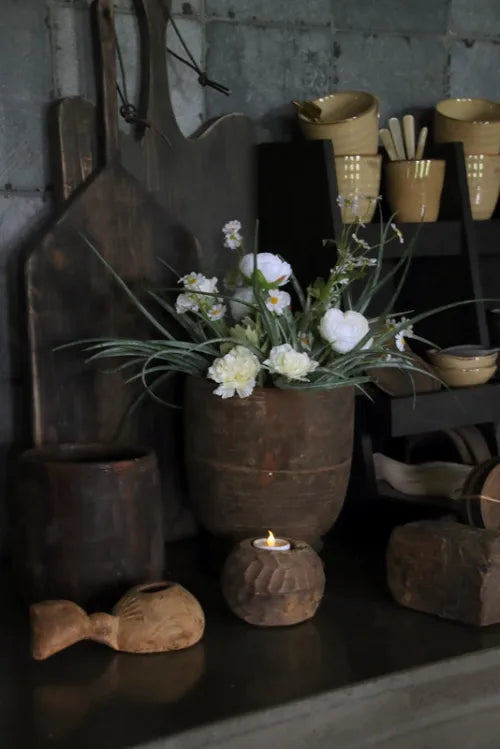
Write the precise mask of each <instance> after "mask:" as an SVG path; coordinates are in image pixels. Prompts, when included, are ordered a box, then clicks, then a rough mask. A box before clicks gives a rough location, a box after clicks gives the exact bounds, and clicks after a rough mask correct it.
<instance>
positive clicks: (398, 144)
mask: <svg viewBox="0 0 500 749" xmlns="http://www.w3.org/2000/svg"><path fill="white" fill-rule="evenodd" d="M389 130H390V131H391V135H392V139H393V141H394V148H395V149H396V153H397V155H398V159H400V160H401V161H403V160H404V159H406V153H405V146H404V143H403V133H402V131H401V123H400V122H399V120H398V118H397V117H391V118H390V119H389Z"/></svg>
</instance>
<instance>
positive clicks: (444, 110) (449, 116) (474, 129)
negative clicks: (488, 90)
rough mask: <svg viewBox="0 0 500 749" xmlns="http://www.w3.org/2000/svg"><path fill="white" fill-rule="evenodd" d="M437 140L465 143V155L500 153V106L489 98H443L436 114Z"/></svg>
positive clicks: (439, 141) (435, 130)
mask: <svg viewBox="0 0 500 749" xmlns="http://www.w3.org/2000/svg"><path fill="white" fill-rule="evenodd" d="M434 141H435V142H436V143H463V147H464V152H465V154H482V153H487V154H495V153H498V152H499V151H500V103H499V102H496V101H490V100H489V99H465V98H463V99H444V100H443V101H440V102H438V103H437V104H436V108H435V112H434Z"/></svg>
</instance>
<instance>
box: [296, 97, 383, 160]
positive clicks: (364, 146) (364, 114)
mask: <svg viewBox="0 0 500 749" xmlns="http://www.w3.org/2000/svg"><path fill="white" fill-rule="evenodd" d="M311 103H312V104H314V105H315V106H316V107H318V108H319V109H320V110H321V114H320V115H318V118H317V119H314V120H312V119H310V118H309V117H307V116H306V115H305V114H303V112H299V114H298V118H299V125H300V127H301V130H302V133H303V134H304V137H305V138H306V140H331V141H332V144H333V148H334V151H335V154H336V155H337V156H343V155H360V154H361V155H373V154H376V153H377V151H378V119H379V106H378V100H377V98H376V97H375V96H373V94H370V93H367V92H366V91H340V92H338V93H336V94H330V95H329V96H324V97H322V98H320V99H314V101H313V102H311Z"/></svg>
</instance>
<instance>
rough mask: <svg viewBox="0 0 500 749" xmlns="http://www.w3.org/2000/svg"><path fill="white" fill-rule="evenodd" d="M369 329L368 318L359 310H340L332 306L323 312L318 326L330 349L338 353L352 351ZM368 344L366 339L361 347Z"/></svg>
mask: <svg viewBox="0 0 500 749" xmlns="http://www.w3.org/2000/svg"><path fill="white" fill-rule="evenodd" d="M369 330H370V326H369V324H368V320H367V319H366V317H365V316H364V315H362V314H361V313H360V312H355V311H354V310H349V311H348V312H342V310H339V309H333V308H332V309H329V310H327V311H326V312H325V314H324V315H323V317H322V318H321V323H320V326H319V332H320V333H321V336H322V338H324V339H325V341H328V343H330V344H331V347H332V349H333V350H334V351H337V352H338V353H339V354H347V352H348V351H352V349H353V348H354V347H355V346H357V345H358V343H359V342H360V341H361V339H362V338H364V337H365V336H366V334H367V333H368V332H369ZM370 346H371V340H369V341H367V343H366V344H365V345H364V347H363V348H369V347H370Z"/></svg>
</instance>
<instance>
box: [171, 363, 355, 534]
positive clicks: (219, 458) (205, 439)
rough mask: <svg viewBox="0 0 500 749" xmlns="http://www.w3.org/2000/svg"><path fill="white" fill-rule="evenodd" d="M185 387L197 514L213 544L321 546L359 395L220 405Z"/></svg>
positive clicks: (334, 393) (287, 393) (273, 391)
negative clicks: (271, 538) (225, 539)
mask: <svg viewBox="0 0 500 749" xmlns="http://www.w3.org/2000/svg"><path fill="white" fill-rule="evenodd" d="M213 390H214V383H212V382H210V381H208V380H202V379H197V378H194V377H190V378H188V381H187V385H186V405H185V429H184V431H185V441H186V462H187V475H188V481H189V485H190V494H191V500H192V504H193V508H194V510H195V513H196V515H197V517H198V519H199V521H200V522H201V524H202V525H203V526H204V527H205V528H206V529H207V530H208V531H210V532H211V533H212V534H214V535H216V536H230V537H232V538H233V539H237V540H239V539H243V538H250V537H255V536H262V535H266V532H267V530H268V529H271V530H272V531H273V532H274V533H275V535H279V536H284V537H286V538H297V539H302V540H304V541H307V542H308V543H310V544H311V545H312V546H316V547H317V546H318V545H319V543H320V537H321V536H322V535H324V534H325V533H326V532H327V531H328V530H329V529H330V528H331V527H332V525H333V524H334V523H335V521H336V519H337V517H338V515H339V513H340V510H341V509H342V505H343V502H344V498H345V493H346V490H347V483H348V480H349V473H350V468H351V456H352V442H353V427H354V390H353V388H342V389H338V390H324V391H320V390H317V391H306V390H303V391H298V390H279V389H277V388H256V389H255V391H254V392H253V393H252V395H251V396H250V397H249V398H241V399H240V398H237V397H235V398H228V399H225V400H223V399H222V398H219V397H218V396H215V395H214V394H213V392H212V391H213Z"/></svg>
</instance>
